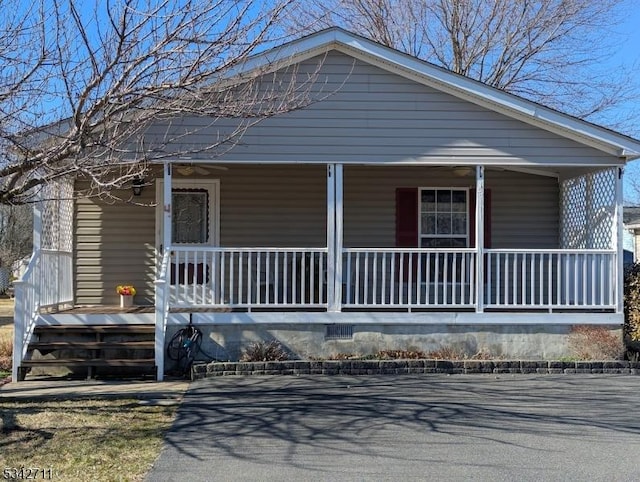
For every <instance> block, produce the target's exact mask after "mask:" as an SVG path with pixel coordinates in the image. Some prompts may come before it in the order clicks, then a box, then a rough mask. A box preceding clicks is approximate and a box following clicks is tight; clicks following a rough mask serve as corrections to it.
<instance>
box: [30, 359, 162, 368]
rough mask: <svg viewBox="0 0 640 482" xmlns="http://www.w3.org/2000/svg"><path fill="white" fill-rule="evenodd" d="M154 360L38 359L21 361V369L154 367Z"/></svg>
mask: <svg viewBox="0 0 640 482" xmlns="http://www.w3.org/2000/svg"><path fill="white" fill-rule="evenodd" d="M155 363H156V361H155V359H153V358H137V359H119V358H118V359H115V358H114V359H105V358H39V359H36V360H22V367H23V368H31V367H37V366H66V367H154V366H155Z"/></svg>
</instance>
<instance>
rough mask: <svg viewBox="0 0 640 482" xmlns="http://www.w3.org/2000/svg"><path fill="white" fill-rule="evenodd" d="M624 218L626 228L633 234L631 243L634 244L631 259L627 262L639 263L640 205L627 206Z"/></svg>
mask: <svg viewBox="0 0 640 482" xmlns="http://www.w3.org/2000/svg"><path fill="white" fill-rule="evenodd" d="M622 219H623V225H624V228H625V229H626V230H627V232H628V233H629V235H630V236H631V245H632V246H633V250H632V253H631V256H629V258H631V259H628V260H627V261H628V262H627V263H625V264H631V263H637V262H638V260H640V207H637V206H625V208H624V215H623V217H622ZM625 251H626V250H625Z"/></svg>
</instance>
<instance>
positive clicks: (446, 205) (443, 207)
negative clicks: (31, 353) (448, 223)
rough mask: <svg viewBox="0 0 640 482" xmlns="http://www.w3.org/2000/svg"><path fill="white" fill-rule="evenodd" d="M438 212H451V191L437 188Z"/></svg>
mask: <svg viewBox="0 0 640 482" xmlns="http://www.w3.org/2000/svg"><path fill="white" fill-rule="evenodd" d="M437 198H438V212H439V213H446V212H451V191H450V190H448V189H447V190H444V189H439V190H438V195H437Z"/></svg>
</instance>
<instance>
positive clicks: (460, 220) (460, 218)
mask: <svg viewBox="0 0 640 482" xmlns="http://www.w3.org/2000/svg"><path fill="white" fill-rule="evenodd" d="M451 221H452V223H451V232H452V233H453V234H467V215H466V213H453V214H452V215H451Z"/></svg>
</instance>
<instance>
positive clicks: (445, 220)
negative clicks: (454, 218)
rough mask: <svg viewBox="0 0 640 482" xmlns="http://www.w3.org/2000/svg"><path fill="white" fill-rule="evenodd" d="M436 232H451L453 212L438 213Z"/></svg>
mask: <svg viewBox="0 0 640 482" xmlns="http://www.w3.org/2000/svg"><path fill="white" fill-rule="evenodd" d="M439 206H440V205H438V207H439ZM436 234H451V214H449V213H447V214H438V218H437V224H436Z"/></svg>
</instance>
